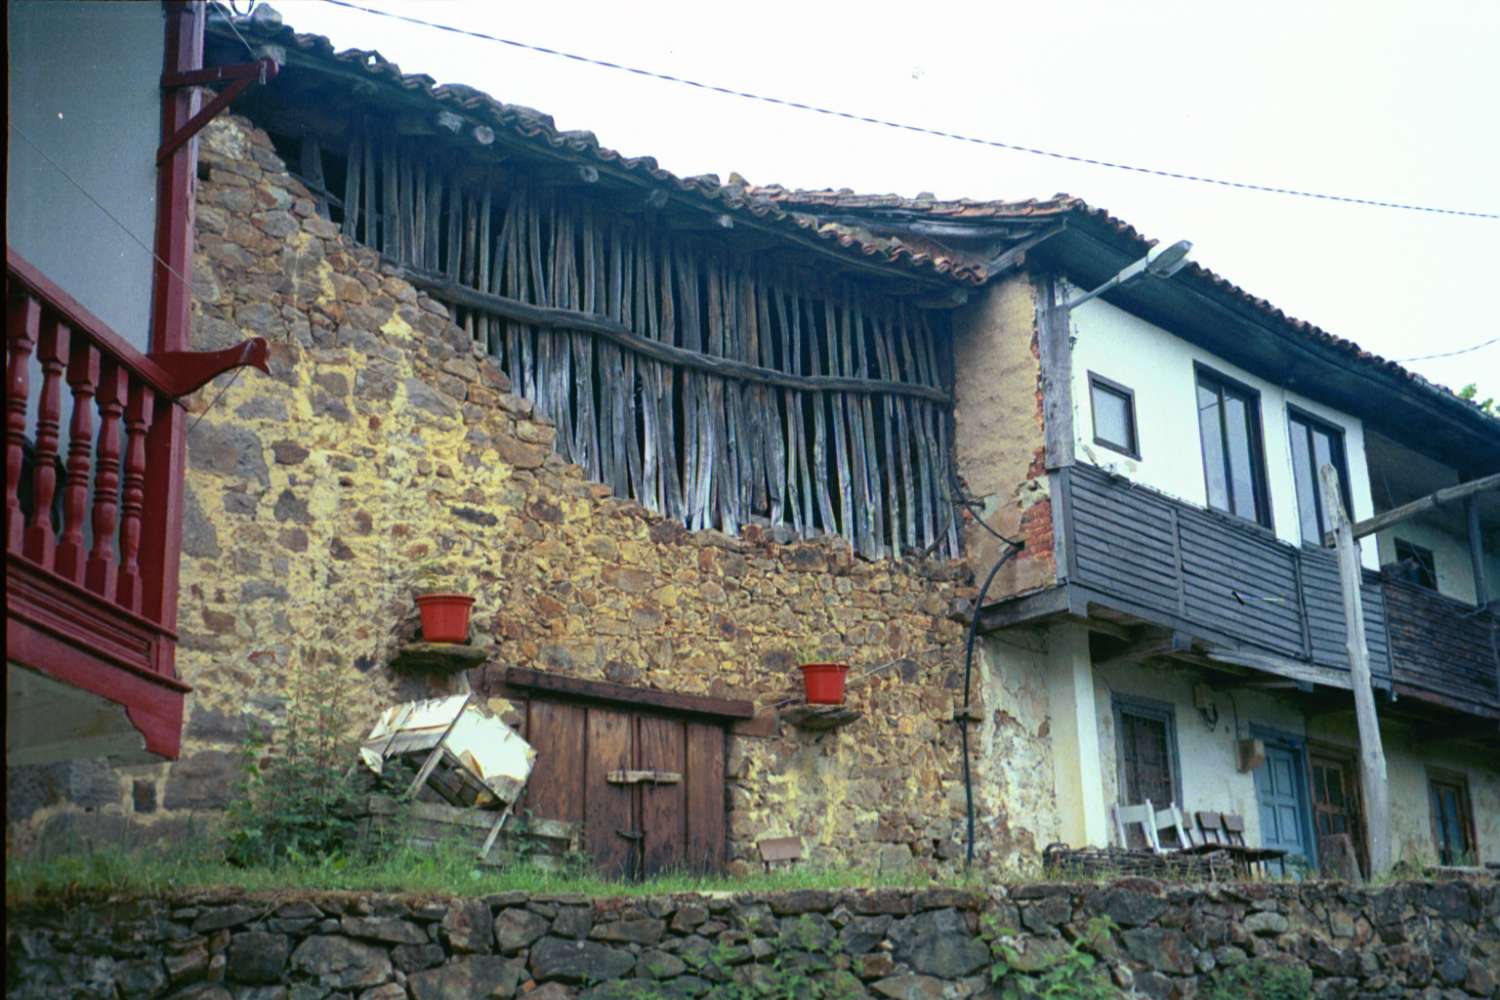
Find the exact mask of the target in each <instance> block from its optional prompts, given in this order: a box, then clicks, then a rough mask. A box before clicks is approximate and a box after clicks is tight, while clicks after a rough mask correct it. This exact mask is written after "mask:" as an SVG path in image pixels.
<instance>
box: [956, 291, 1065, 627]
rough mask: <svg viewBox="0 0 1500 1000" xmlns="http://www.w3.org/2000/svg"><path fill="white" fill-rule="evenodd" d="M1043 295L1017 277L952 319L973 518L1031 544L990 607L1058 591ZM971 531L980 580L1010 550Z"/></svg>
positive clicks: (960, 456)
mask: <svg viewBox="0 0 1500 1000" xmlns="http://www.w3.org/2000/svg"><path fill="white" fill-rule="evenodd" d="M1037 295H1038V290H1037V287H1036V285H1035V284H1034V282H1033V279H1032V278H1031V276H1030V275H1028V274H1024V273H1018V274H1012V275H1010V276H1008V277H1006V278H1002V279H1000V280H998V281H996V282H994V283H993V284H991V285H990V286H988V287H986V288H985V289H983V291H981V292H980V293H979V296H978V297H977V299H976V300H975V301H974V302H973V303H972V304H970V305H969V306H967V307H965V308H964V309H962V310H960V311H959V312H958V313H957V314H956V315H955V316H954V319H953V337H954V343H953V351H954V355H955V357H957V358H958V364H957V366H956V380H955V381H956V386H955V390H954V391H955V394H956V396H957V399H958V405H957V407H956V408H955V412H954V420H955V424H956V427H957V430H956V432H955V435H954V437H955V442H956V443H955V452H956V460H957V464H958V470H959V474H960V475H961V476H962V477H963V480H964V484H965V486H966V487H967V489H968V491H969V493H970V494H971V495H972V496H973V497H974V498H975V499H976V500H978V501H979V502H980V504H981V505H982V507H981V509H980V510H978V511H975V512H974V513H975V514H976V516H977V518H978V519H982V520H983V522H984V524H985V525H988V526H989V527H990V529H992V530H993V531H994V532H998V533H999V534H1001V535H1004V536H1005V537H1006V538H1011V539H1016V540H1019V541H1023V542H1025V547H1024V548H1023V549H1022V550H1021V551H1020V552H1019V553H1017V554H1016V555H1015V556H1014V557H1013V558H1012V559H1011V561H1010V562H1008V563H1007V564H1006V565H1005V567H1004V568H1003V569H1002V570H1001V571H1000V573H999V575H997V576H996V577H995V582H994V583H992V584H991V585H990V591H989V593H988V594H987V595H986V596H985V600H986V602H990V601H995V600H998V599H1000V598H1002V597H1011V596H1015V595H1017V594H1024V593H1028V592H1030V591H1034V590H1039V589H1042V588H1044V587H1050V586H1052V585H1054V584H1055V583H1056V582H1057V561H1056V559H1055V557H1054V554H1053V535H1052V499H1051V495H1050V494H1049V492H1048V482H1047V470H1046V448H1045V446H1044V444H1043V422H1042V372H1041V360H1040V357H1041V355H1040V347H1039V344H1038V339H1037V336H1038V334H1037V319H1036V317H1037ZM965 523H966V530H965V533H964V546H965V551H966V552H967V553H968V556H969V560H970V562H971V563H972V565H973V567H974V571H975V573H976V574H977V575H978V576H980V578H981V579H982V578H983V576H985V575H987V574H988V573H989V570H990V567H991V566H992V565H994V562H995V560H996V559H997V558H999V556H1000V553H1001V552H1002V551H1003V548H1004V546H1003V544H1002V543H1001V542H1000V540H999V539H997V538H996V537H995V536H994V535H993V534H991V533H990V532H989V531H986V530H985V529H984V527H983V526H982V525H980V524H979V523H978V521H977V520H976V518H974V517H971V518H967V519H966V522H965Z"/></svg>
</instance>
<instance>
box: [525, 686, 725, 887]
mask: <svg viewBox="0 0 1500 1000" xmlns="http://www.w3.org/2000/svg"><path fill="white" fill-rule="evenodd" d="M525 736H526V739H527V741H528V742H530V743H531V745H532V746H533V747H535V748H536V751H537V757H536V763H535V765H534V767H533V769H532V772H531V779H530V780H529V781H528V782H527V787H526V794H525V796H524V797H523V798H522V800H521V803H520V805H521V808H522V809H523V810H530V813H531V815H533V816H536V817H538V818H544V819H560V820H565V821H568V822H574V823H582V824H583V847H584V849H585V850H587V851H588V853H589V855H590V856H591V857H592V858H593V860H594V864H595V866H596V867H597V869H598V870H599V872H600V873H601V874H603V875H606V876H608V877H611V878H627V879H638V878H644V877H646V876H649V875H655V874H658V873H661V872H670V871H693V872H718V871H721V870H722V869H723V866H724V838H725V823H724V807H725V802H724V744H725V738H726V731H725V727H724V724H723V723H719V722H702V721H697V720H695V719H693V718H691V717H690V716H683V715H679V714H673V713H666V712H654V711H650V710H633V709H630V708H626V707H623V706H620V705H613V704H610V705H605V704H596V703H588V702H584V703H569V702H565V701H556V700H553V699H551V698H539V697H531V698H529V699H528V700H527V712H526V732H525ZM630 770H637V771H655V772H661V773H662V774H663V775H665V776H676V780H669V779H667V780H660V781H650V780H645V781H634V782H630V781H621V780H620V776H619V775H618V774H617V773H615V772H621V771H630Z"/></svg>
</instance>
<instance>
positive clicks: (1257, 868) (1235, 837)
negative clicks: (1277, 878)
mask: <svg viewBox="0 0 1500 1000" xmlns="http://www.w3.org/2000/svg"><path fill="white" fill-rule="evenodd" d="M1220 819H1222V820H1223V823H1224V843H1226V844H1228V845H1230V846H1231V847H1234V848H1237V849H1238V853H1239V857H1240V860H1241V863H1242V864H1243V865H1244V871H1245V874H1246V875H1256V876H1262V875H1265V874H1266V871H1267V865H1266V862H1267V859H1266V858H1264V857H1255V856H1254V853H1253V852H1252V851H1251V850H1250V845H1249V844H1247V843H1245V817H1243V816H1241V815H1240V814H1239V813H1222V814H1220Z"/></svg>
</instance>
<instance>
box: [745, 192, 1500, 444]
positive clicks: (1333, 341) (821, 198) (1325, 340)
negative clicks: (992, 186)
mask: <svg viewBox="0 0 1500 1000" xmlns="http://www.w3.org/2000/svg"><path fill="white" fill-rule="evenodd" d="M754 193H755V194H756V195H758V196H759V197H762V198H765V199H767V200H770V201H774V202H776V203H777V204H779V205H782V206H785V207H787V208H789V209H794V210H799V211H806V212H812V213H815V214H816V213H819V212H822V213H832V212H840V213H852V214H855V215H860V216H868V217H872V218H873V217H877V216H884V217H886V218H889V219H895V218H897V217H912V216H917V215H920V216H924V217H927V218H935V219H945V220H955V221H957V220H963V221H969V220H972V221H975V222H978V221H982V220H1007V221H1009V220H1020V219H1042V218H1049V217H1050V218H1053V219H1057V218H1061V217H1067V216H1072V217H1075V218H1080V219H1088V220H1090V221H1092V222H1094V223H1097V224H1099V225H1100V226H1102V227H1104V228H1105V229H1107V230H1109V231H1111V232H1112V233H1114V234H1115V235H1116V236H1119V237H1121V238H1123V239H1125V240H1128V241H1132V242H1134V243H1135V244H1137V246H1136V247H1135V250H1136V252H1138V253H1142V254H1144V253H1145V252H1146V251H1147V250H1148V249H1150V248H1151V247H1152V246H1155V245H1156V242H1157V241H1156V240H1153V239H1149V238H1148V237H1146V236H1145V235H1144V234H1142V233H1140V232H1139V231H1137V230H1136V228H1135V227H1134V226H1132V225H1130V223H1128V222H1126V221H1125V220H1124V219H1121V218H1118V217H1117V216H1114V215H1111V214H1110V213H1109V212H1108V211H1107V210H1105V209H1102V208H1097V207H1095V206H1092V205H1089V204H1088V203H1087V202H1085V201H1084V200H1083V199H1082V198H1076V197H1073V196H1072V195H1068V194H1055V195H1053V196H1052V197H1051V198H1047V199H1041V200H1038V199H1031V200H1028V201H975V200H972V199H968V198H962V199H956V200H944V199H939V198H934V197H931V196H921V195H919V196H918V197H915V198H907V197H903V196H901V195H895V194H858V193H856V192H854V191H850V190H848V189H843V190H838V191H835V190H831V189H824V190H816V191H802V190H789V189H787V188H782V187H761V188H755V189H754ZM971 264H972V265H973V266H975V267H978V268H979V269H980V270H981V271H982V270H983V267H982V265H981V264H979V263H977V262H971ZM1180 273H1181V274H1183V275H1184V277H1185V278H1186V279H1187V280H1190V281H1196V282H1199V283H1200V284H1201V285H1204V286H1207V288H1208V289H1210V290H1212V291H1213V292H1216V293H1218V294H1219V295H1221V296H1224V297H1226V298H1229V299H1232V300H1235V301H1237V302H1240V303H1243V304H1245V305H1248V306H1250V307H1251V308H1252V309H1254V310H1255V311H1256V312H1258V313H1260V314H1261V315H1262V316H1263V317H1265V318H1266V320H1268V321H1270V322H1272V323H1274V324H1277V325H1280V326H1281V327H1283V328H1285V329H1288V330H1290V331H1293V332H1294V333H1296V334H1298V335H1301V336H1304V337H1307V338H1310V339H1312V340H1314V341H1316V342H1318V343H1321V344H1324V345H1326V346H1329V347H1332V348H1334V349H1335V350H1337V351H1339V352H1341V353H1343V354H1345V355H1347V356H1348V357H1349V359H1350V360H1351V361H1353V362H1355V363H1357V364H1361V365H1368V366H1370V367H1372V368H1374V369H1376V370H1377V371H1380V372H1382V373H1384V374H1386V375H1390V376H1394V377H1396V378H1399V379H1402V380H1404V381H1406V382H1409V383H1411V384H1413V385H1415V386H1418V387H1420V388H1421V389H1423V390H1426V391H1429V392H1435V393H1438V394H1440V395H1441V396H1443V397H1445V398H1447V399H1449V400H1452V401H1455V402H1460V403H1464V404H1465V405H1467V406H1468V407H1469V408H1471V409H1473V410H1474V411H1476V412H1481V411H1479V408H1478V406H1477V405H1475V404H1473V403H1471V402H1468V401H1466V400H1462V399H1460V397H1459V396H1457V395H1456V394H1455V393H1454V392H1453V391H1452V390H1451V389H1448V388H1447V387H1445V386H1441V385H1438V384H1437V383H1435V382H1431V381H1429V380H1428V379H1426V378H1423V377H1422V376H1421V375H1418V374H1417V373H1416V372H1413V371H1410V370H1409V369H1406V368H1403V367H1402V366H1401V365H1400V364H1398V363H1396V362H1395V361H1391V360H1389V359H1387V358H1383V357H1381V356H1380V355H1378V354H1374V353H1372V352H1370V351H1367V350H1365V349H1364V348H1362V347H1360V346H1359V345H1358V344H1356V343H1355V342H1354V341H1352V340H1348V339H1346V338H1344V337H1340V336H1338V335H1336V334H1333V333H1330V332H1329V331H1327V330H1325V329H1323V328H1322V327H1320V326H1318V325H1317V324H1315V323H1309V322H1308V321H1307V320H1303V319H1298V318H1297V317H1295V316H1291V315H1288V314H1287V313H1286V312H1285V311H1283V310H1282V309H1280V308H1278V307H1277V306H1276V305H1274V304H1273V303H1271V302H1270V301H1269V300H1267V299H1263V298H1261V297H1260V296H1258V295H1253V294H1251V293H1250V292H1248V291H1246V290H1245V289H1243V288H1241V287H1240V286H1239V285H1237V284H1235V283H1234V282H1232V281H1230V280H1229V279H1228V278H1225V277H1223V276H1222V275H1220V274H1217V273H1216V272H1214V271H1211V270H1209V269H1208V268H1206V267H1204V266H1202V265H1201V264H1198V263H1196V262H1193V261H1189V262H1188V264H1187V266H1186V267H1185V268H1183V270H1182V272H1180ZM989 277H990V275H988V274H985V275H984V278H985V279H988V278H989ZM1496 424H1497V427H1500V420H1496Z"/></svg>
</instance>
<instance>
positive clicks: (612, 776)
mask: <svg viewBox="0 0 1500 1000" xmlns="http://www.w3.org/2000/svg"><path fill="white" fill-rule="evenodd" d="M604 780H605V781H608V782H609V783H610V784H611V785H675V784H677V783H678V782H680V781H681V780H682V774H681V772H678V771H650V770H646V771H611V772H609V774H608V775H607V776H606V777H605V779H604Z"/></svg>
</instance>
